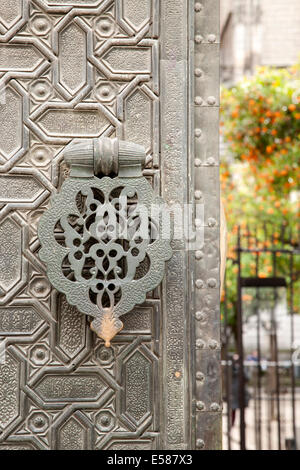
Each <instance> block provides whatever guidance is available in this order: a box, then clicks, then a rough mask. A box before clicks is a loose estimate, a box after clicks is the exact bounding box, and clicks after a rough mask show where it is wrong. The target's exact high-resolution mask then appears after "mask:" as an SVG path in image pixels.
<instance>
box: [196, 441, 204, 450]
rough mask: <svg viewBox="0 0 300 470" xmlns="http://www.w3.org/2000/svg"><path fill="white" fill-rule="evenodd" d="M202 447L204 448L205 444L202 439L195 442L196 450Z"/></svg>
mask: <svg viewBox="0 0 300 470" xmlns="http://www.w3.org/2000/svg"><path fill="white" fill-rule="evenodd" d="M204 446H205V443H204V441H203V439H197V441H196V447H197V449H203V448H204Z"/></svg>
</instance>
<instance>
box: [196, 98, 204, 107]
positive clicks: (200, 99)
mask: <svg viewBox="0 0 300 470" xmlns="http://www.w3.org/2000/svg"><path fill="white" fill-rule="evenodd" d="M202 103H203V99H202V98H201V96H196V97H195V104H197V105H201V104H202Z"/></svg>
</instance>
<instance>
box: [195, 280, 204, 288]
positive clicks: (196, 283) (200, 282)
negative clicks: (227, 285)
mask: <svg viewBox="0 0 300 470" xmlns="http://www.w3.org/2000/svg"><path fill="white" fill-rule="evenodd" d="M195 285H196V287H197V289H203V287H204V282H203V281H202V279H197V280H196V282H195Z"/></svg>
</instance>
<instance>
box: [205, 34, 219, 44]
mask: <svg viewBox="0 0 300 470" xmlns="http://www.w3.org/2000/svg"><path fill="white" fill-rule="evenodd" d="M207 40H208V42H216V40H217V37H216V35H215V34H209V35H208V36H207Z"/></svg>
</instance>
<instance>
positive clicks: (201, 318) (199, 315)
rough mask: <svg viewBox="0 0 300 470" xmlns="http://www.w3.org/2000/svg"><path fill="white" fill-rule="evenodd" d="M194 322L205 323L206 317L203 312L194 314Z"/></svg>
mask: <svg viewBox="0 0 300 470" xmlns="http://www.w3.org/2000/svg"><path fill="white" fill-rule="evenodd" d="M195 317H196V320H198V321H202V322H203V321H205V320H206V315H205V313H203V312H196V313H195Z"/></svg>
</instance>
